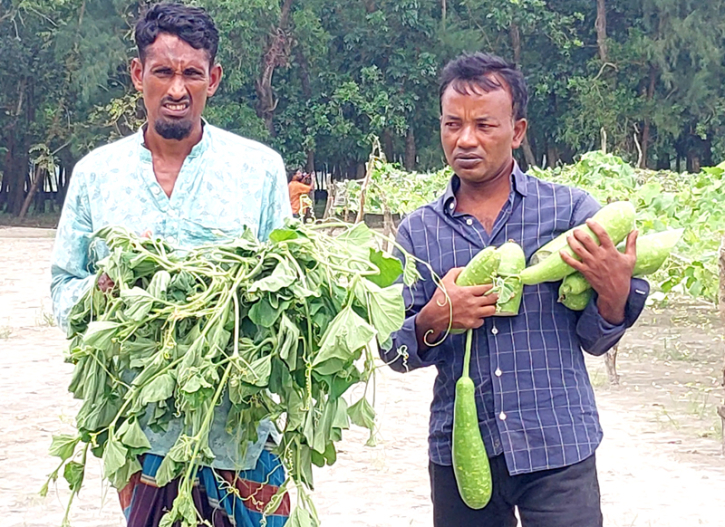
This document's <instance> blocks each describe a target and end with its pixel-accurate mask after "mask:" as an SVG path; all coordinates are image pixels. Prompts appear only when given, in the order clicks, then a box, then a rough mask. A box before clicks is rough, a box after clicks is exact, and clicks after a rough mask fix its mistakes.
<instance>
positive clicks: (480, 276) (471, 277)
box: [456, 246, 501, 286]
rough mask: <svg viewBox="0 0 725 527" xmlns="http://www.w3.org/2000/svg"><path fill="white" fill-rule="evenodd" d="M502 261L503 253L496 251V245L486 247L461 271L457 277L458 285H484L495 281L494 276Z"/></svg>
mask: <svg viewBox="0 0 725 527" xmlns="http://www.w3.org/2000/svg"><path fill="white" fill-rule="evenodd" d="M500 263H501V255H500V254H499V253H498V252H497V251H496V248H495V247H491V246H489V247H486V248H485V249H483V250H482V251H480V252H479V253H478V254H476V255H475V256H474V257H473V259H472V260H471V261H470V262H468V265H466V267H465V268H464V269H463V271H461V274H459V275H458V278H457V279H456V285H460V286H471V285H484V284H490V283H491V282H493V277H494V275H495V273H496V271H498V267H499V264H500Z"/></svg>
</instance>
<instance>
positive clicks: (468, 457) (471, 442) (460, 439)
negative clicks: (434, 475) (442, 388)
mask: <svg viewBox="0 0 725 527" xmlns="http://www.w3.org/2000/svg"><path fill="white" fill-rule="evenodd" d="M472 340H473V330H471V329H469V330H468V331H467V332H466V352H465V355H464V357H463V373H462V374H461V378H460V379H458V382H456V400H455V406H454V408H453V447H452V455H453V473H454V474H455V477H456V484H457V486H458V492H459V493H460V495H461V499H463V503H465V504H466V505H468V506H469V507H470V508H472V509H482V508H484V507H485V506H486V505H487V504H488V502H489V501H490V500H491V493H492V491H493V484H492V480H491V466H490V465H489V462H488V453H487V452H486V445H484V444H483V438H482V437H481V430H480V428H479V427H478V412H477V411H476V396H475V393H476V386H475V385H474V384H473V380H472V379H471V377H470V375H469V366H470V363H471V344H472Z"/></svg>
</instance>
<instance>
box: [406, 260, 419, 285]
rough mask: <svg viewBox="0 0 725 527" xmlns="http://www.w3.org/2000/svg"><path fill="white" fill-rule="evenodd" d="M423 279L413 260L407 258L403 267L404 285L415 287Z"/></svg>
mask: <svg viewBox="0 0 725 527" xmlns="http://www.w3.org/2000/svg"><path fill="white" fill-rule="evenodd" d="M421 278H422V277H421V275H420V273H419V272H418V267H417V266H416V264H415V260H413V258H406V259H405V265H404V266H403V283H404V284H405V285H406V286H407V287H413V285H415V283H416V282H417V281H418V280H420V279H421Z"/></svg>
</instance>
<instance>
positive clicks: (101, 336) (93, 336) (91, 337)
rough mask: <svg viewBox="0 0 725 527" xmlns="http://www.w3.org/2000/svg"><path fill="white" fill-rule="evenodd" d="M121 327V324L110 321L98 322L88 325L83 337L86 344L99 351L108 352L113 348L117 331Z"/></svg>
mask: <svg viewBox="0 0 725 527" xmlns="http://www.w3.org/2000/svg"><path fill="white" fill-rule="evenodd" d="M120 327H121V323H120V322H112V321H110V320H97V321H95V322H91V323H90V324H88V329H87V330H86V333H85V335H84V336H83V342H84V344H86V345H88V346H91V347H92V348H96V349H99V350H107V349H108V348H110V347H111V342H112V339H113V337H114V336H115V335H116V331H117V330H118V328H120Z"/></svg>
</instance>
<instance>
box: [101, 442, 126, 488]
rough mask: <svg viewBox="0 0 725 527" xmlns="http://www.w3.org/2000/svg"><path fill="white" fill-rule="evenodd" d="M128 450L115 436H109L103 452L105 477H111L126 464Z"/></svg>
mask: <svg viewBox="0 0 725 527" xmlns="http://www.w3.org/2000/svg"><path fill="white" fill-rule="evenodd" d="M127 453H128V450H127V449H126V447H124V446H123V445H122V444H121V442H120V441H118V440H117V439H116V438H114V437H110V438H108V441H107V442H106V448H105V450H104V452H103V477H104V478H110V477H111V476H112V475H113V474H115V473H116V472H118V470H119V469H120V468H121V467H123V466H124V465H125V464H126V454H127Z"/></svg>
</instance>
